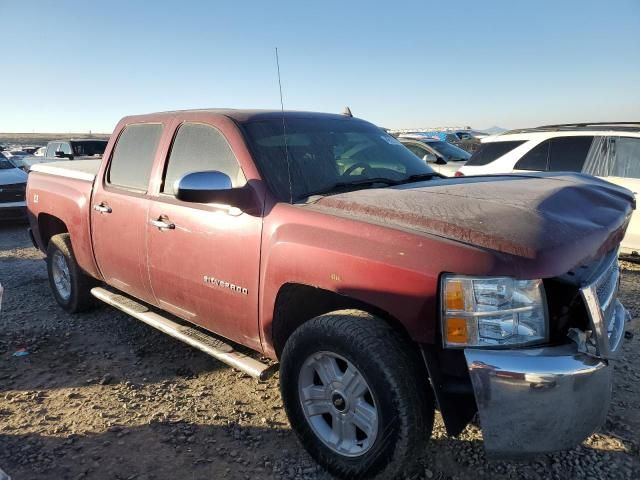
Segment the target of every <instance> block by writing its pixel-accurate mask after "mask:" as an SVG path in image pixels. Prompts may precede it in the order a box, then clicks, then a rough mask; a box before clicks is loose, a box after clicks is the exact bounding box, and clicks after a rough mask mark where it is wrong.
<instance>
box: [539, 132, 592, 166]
mask: <svg viewBox="0 0 640 480" xmlns="http://www.w3.org/2000/svg"><path fill="white" fill-rule="evenodd" d="M592 142H593V137H592V136H588V137H582V136H580V137H559V138H554V139H552V140H551V152H550V154H549V170H550V171H552V172H582V167H583V166H584V162H585V160H586V158H587V154H588V153H589V149H590V148H591V143H592Z"/></svg>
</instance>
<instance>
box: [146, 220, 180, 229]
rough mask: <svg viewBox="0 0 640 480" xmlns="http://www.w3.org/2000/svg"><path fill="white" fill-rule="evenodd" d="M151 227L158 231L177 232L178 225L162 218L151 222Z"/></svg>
mask: <svg viewBox="0 0 640 480" xmlns="http://www.w3.org/2000/svg"><path fill="white" fill-rule="evenodd" d="M149 225H153V226H154V227H156V228H157V229H158V230H175V228H176V224H175V223H171V222H169V221H167V220H162V217H160V218H159V219H158V220H149Z"/></svg>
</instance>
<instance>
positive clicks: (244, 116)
mask: <svg viewBox="0 0 640 480" xmlns="http://www.w3.org/2000/svg"><path fill="white" fill-rule="evenodd" d="M189 113H210V114H212V115H220V116H224V117H228V118H231V119H233V120H235V121H237V122H240V123H244V122H249V121H253V120H272V119H278V118H282V117H283V115H284V117H285V118H305V117H306V118H309V117H314V118H334V119H337V118H342V119H351V117H349V116H347V115H342V114H338V113H321V112H305V111H296V110H285V111H284V112H283V111H282V110H259V109H233V108H201V109H193V110H172V111H167V112H156V113H147V114H143V115H131V116H127V117H125V118H124V119H123V120H126V121H128V120H135V121H140V120H144V121H153V120H161V119H164V118H167V117H174V116H176V115H181V114H189ZM361 121H364V120H361Z"/></svg>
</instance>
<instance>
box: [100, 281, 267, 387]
mask: <svg viewBox="0 0 640 480" xmlns="http://www.w3.org/2000/svg"><path fill="white" fill-rule="evenodd" d="M91 295H93V296H94V297H96V298H97V299H98V300H100V301H102V302H104V303H106V304H107V305H111V306H112V307H115V308H117V309H118V310H122V311H123V312H124V313H126V314H127V315H130V316H132V317H134V318H136V319H138V320H140V321H141V322H144V323H146V324H147V325H149V326H151V327H153V328H156V329H158V330H160V331H161V332H164V333H166V334H167V335H169V336H171V337H173V338H176V339H178V340H180V341H181V342H184V343H186V344H188V345H191V346H192V347H195V348H197V349H198V350H202V351H203V352H204V353H206V354H207V355H211V356H212V357H213V358H215V359H216V360H220V361H221V362H222V363H226V364H227V365H229V366H230V367H233V368H235V369H237V370H240V371H241V372H244V373H246V374H247V375H250V376H252V377H254V378H257V379H259V380H266V379H267V378H268V377H269V374H270V373H271V371H272V370H273V368H272V366H270V365H267V364H264V363H262V362H259V361H258V360H256V359H254V358H251V357H249V356H248V355H245V354H243V353H240V352H237V351H235V350H234V349H233V347H232V346H231V345H229V344H227V343H225V342H223V341H222V340H220V339H218V338H217V337H215V336H213V335H209V334H207V333H205V332H202V331H200V330H197V329H195V328H193V327H190V326H188V325H182V324H180V323H178V322H174V321H173V320H169V319H168V318H166V317H163V316H162V315H160V314H159V313H156V312H154V311H153V310H151V308H150V307H147V306H146V305H145V304H143V303H141V302H139V301H138V300H135V299H133V298H130V297H127V296H125V295H123V294H121V293H116V292H113V291H110V290H107V289H106V288H102V287H95V288H92V289H91Z"/></svg>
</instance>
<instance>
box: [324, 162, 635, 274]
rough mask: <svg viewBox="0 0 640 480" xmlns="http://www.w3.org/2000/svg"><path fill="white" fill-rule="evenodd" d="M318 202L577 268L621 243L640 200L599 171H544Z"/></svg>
mask: <svg viewBox="0 0 640 480" xmlns="http://www.w3.org/2000/svg"><path fill="white" fill-rule="evenodd" d="M312 208H313V209H319V210H321V211H324V212H326V213H331V214H334V215H339V216H346V217H349V218H356V219H359V220H363V221H368V222H372V223H378V224H381V225H385V226H389V227H392V228H400V229H403V230H411V231H413V232H418V233H422V234H429V235H436V236H440V237H445V238H448V239H451V240H455V241H459V242H464V243H467V244H471V245H475V246H479V247H483V248H487V249H491V250H495V251H498V252H501V253H504V254H509V255H516V256H518V257H524V258H526V259H531V260H543V259H544V260H546V261H559V262H560V263H561V264H563V265H567V262H569V264H570V265H571V267H570V268H572V267H573V266H575V265H577V263H578V262H581V261H586V260H587V259H590V258H595V257H596V256H597V255H600V254H603V253H605V252H606V251H608V250H610V249H611V248H613V247H615V246H616V245H617V243H619V242H620V240H621V239H622V236H623V235H624V230H625V228H626V225H627V223H628V220H629V216H630V214H631V211H632V209H633V208H635V200H634V197H633V194H632V193H631V192H630V191H628V190H626V189H625V188H622V187H618V186H616V185H613V184H611V183H608V182H605V181H603V180H599V179H597V178H594V177H590V176H586V175H580V174H539V175H517V176H516V175H513V176H485V177H476V178H473V177H467V178H461V179H457V178H456V179H448V180H431V181H429V182H422V183H414V184H408V185H402V186H398V187H394V188H385V189H370V190H359V191H355V192H349V193H344V194H339V195H332V196H327V197H323V198H322V199H320V200H319V201H317V202H316V203H315V205H314V206H313V207H312ZM570 262H573V263H572V264H571V263H570ZM565 271H566V270H565Z"/></svg>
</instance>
